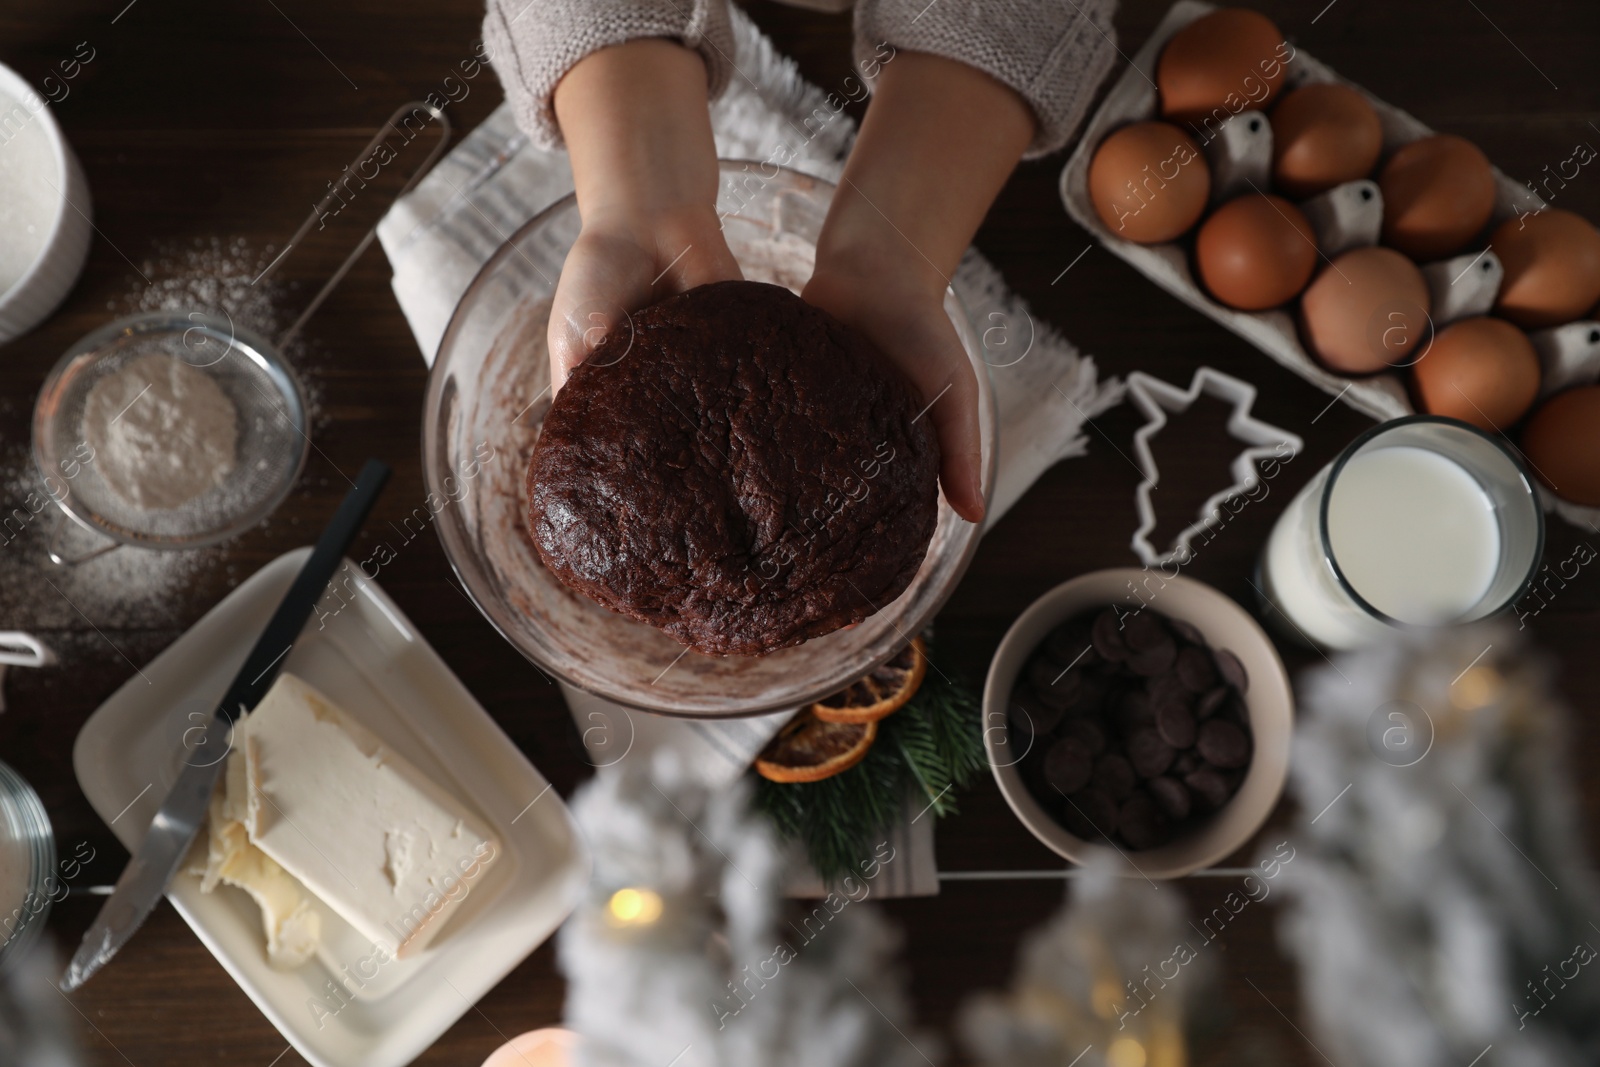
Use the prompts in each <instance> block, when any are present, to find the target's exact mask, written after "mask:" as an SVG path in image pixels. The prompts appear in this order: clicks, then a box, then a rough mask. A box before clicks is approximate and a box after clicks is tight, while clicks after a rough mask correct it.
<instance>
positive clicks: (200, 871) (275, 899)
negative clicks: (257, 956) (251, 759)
mask: <svg viewBox="0 0 1600 1067" xmlns="http://www.w3.org/2000/svg"><path fill="white" fill-rule="evenodd" d="M224 771H225V774H226V777H225V778H224V779H223V781H222V783H221V784H220V785H219V787H218V789H217V791H216V793H214V794H213V795H212V797H211V808H210V812H209V818H208V827H207V833H206V836H205V838H204V842H205V858H204V861H203V862H200V863H197V864H195V865H194V866H193V867H192V869H193V871H194V873H195V874H197V875H199V876H200V890H201V892H203V893H210V892H211V891H213V890H214V889H216V887H217V883H218V882H223V883H226V884H228V885H232V886H238V887H239V888H240V889H243V890H244V891H245V892H247V893H249V894H250V896H251V897H252V898H253V899H254V900H255V902H256V904H257V906H259V907H260V908H261V926H262V930H263V932H264V933H265V934H266V935H267V959H268V960H269V961H270V962H271V963H272V965H273V966H274V967H281V968H284V969H288V968H292V967H298V966H300V965H301V964H302V963H304V962H306V960H308V959H310V958H311V957H312V955H313V954H314V953H315V952H316V951H317V944H318V942H319V941H320V940H321V937H322V917H321V916H320V915H318V914H317V912H316V910H315V909H314V908H313V907H312V906H311V899H310V896H309V895H308V894H307V893H306V890H305V887H304V886H302V885H301V884H300V883H299V882H297V881H295V879H294V878H292V877H290V875H289V872H288V871H285V870H284V869H283V868H282V867H280V866H278V865H277V863H276V862H274V861H273V860H272V858H271V857H270V856H268V855H267V854H266V853H265V852H262V851H261V850H260V849H259V848H257V847H256V846H255V845H252V844H251V843H250V836H249V834H248V833H247V832H246V831H245V827H244V816H245V799H246V793H247V789H246V786H245V780H244V771H245V765H244V760H242V759H240V760H234V761H231V762H230V763H229V764H228V765H227V767H226V768H224ZM196 851H199V849H198V848H197V849H196Z"/></svg>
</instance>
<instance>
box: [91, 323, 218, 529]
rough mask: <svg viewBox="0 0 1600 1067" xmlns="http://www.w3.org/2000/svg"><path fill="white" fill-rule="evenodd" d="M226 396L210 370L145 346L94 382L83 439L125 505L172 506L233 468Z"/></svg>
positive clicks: (104, 475) (185, 501) (190, 497)
mask: <svg viewBox="0 0 1600 1067" xmlns="http://www.w3.org/2000/svg"><path fill="white" fill-rule="evenodd" d="M238 432H239V431H238V413H237V411H236V410H235V408H234V406H233V401H231V400H229V399H228V395H227V394H226V393H225V392H223V390H222V387H221V386H219V385H218V384H217V383H216V382H215V381H214V380H212V378H211V376H210V375H208V374H207V373H206V372H205V371H202V370H199V369H197V368H195V367H193V366H191V365H190V364H188V363H185V362H184V361H183V360H181V359H178V358H176V357H174V356H169V355H164V354H161V353H151V354H149V355H145V356H141V357H139V358H138V359H135V360H133V361H132V362H130V363H129V364H128V365H127V366H126V367H123V368H121V369H120V370H118V371H116V372H115V373H113V374H108V375H107V376H106V377H104V378H102V379H100V380H99V381H97V382H95V383H94V385H93V386H92V387H90V389H89V396H88V398H87V399H86V400H85V401H84V408H83V439H84V440H85V441H87V442H88V444H89V447H90V448H92V449H94V455H95V465H96V467H97V469H98V470H99V471H100V476H101V477H102V478H103V479H104V481H105V483H106V486H107V488H109V489H110V490H111V491H112V492H113V493H115V494H116V495H117V496H118V497H120V498H121V499H122V500H123V502H124V503H126V504H129V505H131V506H133V507H137V508H143V509H147V510H153V509H158V508H175V507H178V506H179V505H181V504H185V503H187V502H188V501H190V500H193V499H194V498H195V497H197V496H199V495H201V494H202V493H204V492H206V490H208V489H211V488H213V487H215V486H218V485H221V484H222V481H223V479H225V478H226V477H227V476H228V474H229V472H231V471H232V470H233V467H234V462H235V457H236V445H237V439H238Z"/></svg>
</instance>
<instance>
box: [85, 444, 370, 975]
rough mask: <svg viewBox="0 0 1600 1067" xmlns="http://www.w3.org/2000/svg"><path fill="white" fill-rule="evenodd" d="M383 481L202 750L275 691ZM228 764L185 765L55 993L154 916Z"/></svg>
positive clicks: (294, 602)
mask: <svg viewBox="0 0 1600 1067" xmlns="http://www.w3.org/2000/svg"><path fill="white" fill-rule="evenodd" d="M388 480H389V468H388V467H387V466H385V465H384V464H382V463H380V462H378V461H377V460H375V459H371V460H368V461H367V464H366V466H365V467H363V468H362V469H361V474H360V475H359V476H358V477H357V478H356V482H355V485H354V486H353V487H352V488H351V490H350V491H349V492H348V493H346V494H345V498H344V500H343V502H341V503H340V505H339V510H338V511H337V512H335V513H334V516H333V519H332V521H331V522H329V523H328V526H327V528H326V529H324V530H323V531H322V536H321V537H319V538H318V539H317V543H316V546H315V547H314V548H313V549H312V550H311V555H310V557H309V558H307V560H306V562H305V566H303V567H301V568H300V573H299V574H298V575H296V576H295V580H294V584H293V585H291V586H290V587H289V591H288V592H287V593H285V594H284V596H283V600H282V601H280V602H279V604H278V610H277V611H275V612H274V613H273V615H272V618H271V619H270V620H269V621H268V622H267V627H266V629H265V630H263V631H262V632H261V637H260V639H258V640H257V641H256V644H255V647H254V648H253V649H251V650H250V655H249V656H247V657H246V658H245V661H244V666H243V667H241V668H239V673H238V675H236V676H235V677H234V679H233V684H232V685H230V686H229V687H228V692H227V694H226V695H225V696H224V697H223V698H222V700H221V702H220V703H218V705H217V709H216V712H215V713H214V714H213V716H212V718H211V720H210V721H209V722H208V723H207V727H206V729H207V738H206V745H205V749H206V750H208V751H218V750H219V749H221V750H225V748H226V737H227V731H228V728H229V727H231V726H232V724H233V721H234V720H235V719H236V718H238V717H239V716H240V715H243V714H244V713H245V712H248V711H250V710H251V709H253V708H254V707H255V706H256V704H258V703H260V701H261V698H262V697H263V696H265V695H266V693H267V690H268V689H271V688H272V683H273V681H274V680H276V678H277V676H278V672H279V671H280V670H281V669H282V668H283V661H284V660H285V659H286V658H288V655H289V650H290V649H291V648H293V647H294V642H295V639H296V638H298V637H299V636H300V631H301V630H302V629H303V628H304V627H305V624H306V620H307V619H309V618H310V617H311V610H312V608H314V607H315V606H316V603H317V600H318V599H319V598H320V597H321V596H322V591H323V590H324V589H326V588H327V586H328V582H329V581H330V580H331V579H332V578H333V575H334V572H335V571H337V570H338V569H339V564H340V563H341V562H342V561H343V560H344V556H345V553H346V552H348V551H349V549H350V545H351V543H352V542H354V541H355V538H356V534H357V533H358V532H360V530H361V525H362V523H364V522H365V521H366V518H367V514H368V512H370V511H371V510H372V505H373V503H374V502H376V500H377V499H378V494H379V493H380V492H381V491H382V490H383V486H384V483H385V482H387V481H388ZM216 740H220V741H221V742H222V743H221V744H219V745H218V746H217V747H216V748H213V747H212V742H213V741H216ZM226 763H227V761H226V760H225V759H220V758H219V759H214V760H210V761H209V762H198V761H185V763H184V767H183V770H182V771H181V772H179V774H178V780H177V782H175V783H174V784H173V786H172V788H171V789H170V790H169V791H168V792H167V796H166V799H164V800H163V801H162V802H161V808H160V810H158V811H157V812H156V817H155V818H154V819H153V820H151V822H150V829H149V831H148V832H147V833H146V834H145V836H144V840H143V841H142V842H140V843H139V847H138V848H137V849H136V850H135V851H134V853H133V857H132V858H131V859H130V860H129V861H128V866H127V867H126V868H125V869H124V870H123V872H122V877H120V878H118V879H117V885H116V888H115V889H114V890H112V893H111V897H110V899H108V900H107V901H106V902H105V905H104V906H103V907H102V908H101V909H100V914H99V915H98V916H97V917H96V918H95V921H94V925H92V926H90V927H89V929H88V931H87V932H86V933H85V934H84V935H83V944H82V945H80V946H79V947H78V951H77V954H76V955H74V956H73V957H72V962H71V963H70V964H68V965H67V970H66V973H65V974H63V975H62V976H61V982H60V986H61V989H62V990H63V991H64V992H68V993H70V992H72V991H73V990H74V989H77V988H78V987H79V986H81V985H82V984H83V983H84V982H86V981H88V980H89V977H90V976H91V975H93V974H94V973H95V972H96V971H98V970H99V969H100V968H101V967H104V966H105V965H106V962H107V961H108V960H110V959H111V957H112V956H114V955H116V953H117V950H118V949H120V948H121V947H122V946H123V945H125V944H127V942H128V939H129V938H130V937H132V936H133V935H134V932H135V931H136V930H138V929H139V926H140V925H141V924H142V923H143V922H144V920H145V917H146V916H148V915H149V914H150V912H151V911H152V910H154V908H155V906H156V902H157V901H159V900H160V899H161V897H162V894H164V893H165V892H166V891H167V886H168V885H169V884H170V883H171V882H172V879H173V876H174V875H176V874H177V872H178V867H179V866H180V865H182V863H183V859H184V857H185V856H187V855H188V853H189V847H190V845H192V844H193V843H194V838H195V835H196V834H197V833H199V831H200V825H201V823H202V822H203V821H204V820H205V816H206V809H207V807H208V806H209V804H210V802H211V792H212V789H213V788H214V787H215V785H216V782H217V778H218V777H219V776H220V775H221V774H222V769H223V767H224V766H225V765H226Z"/></svg>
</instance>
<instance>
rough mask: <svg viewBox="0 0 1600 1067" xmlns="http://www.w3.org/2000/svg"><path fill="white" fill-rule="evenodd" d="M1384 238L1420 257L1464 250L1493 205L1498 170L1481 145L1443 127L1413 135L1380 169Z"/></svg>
mask: <svg viewBox="0 0 1600 1067" xmlns="http://www.w3.org/2000/svg"><path fill="white" fill-rule="evenodd" d="M1378 188H1380V189H1382V190H1383V243H1384V244H1387V245H1393V246H1394V247H1395V248H1398V249H1399V250H1400V251H1402V252H1404V253H1405V254H1406V255H1408V256H1410V257H1411V258H1412V259H1414V260H1416V261H1417V262H1418V263H1428V262H1431V261H1433V260H1436V259H1444V258H1445V257H1446V256H1449V255H1451V254H1453V253H1455V252H1459V251H1461V249H1462V248H1463V247H1464V246H1465V245H1466V243H1467V242H1468V241H1470V240H1472V238H1473V237H1475V236H1476V235H1477V234H1478V233H1479V231H1481V230H1482V229H1483V228H1484V226H1485V225H1487V224H1488V222H1489V214H1490V212H1492V211H1493V210H1494V170H1493V169H1492V168H1491V167H1490V166H1489V160H1488V158H1487V157H1485V156H1484V154H1483V153H1482V152H1481V151H1479V149H1478V146H1477V145H1475V144H1473V143H1472V142H1471V141H1468V140H1466V139H1465V138H1463V137H1456V136H1454V135H1453V134H1448V133H1440V134H1435V135H1434V136H1432V137H1424V138H1422V140H1420V141H1412V142H1411V143H1410V144H1408V145H1405V146H1403V147H1402V148H1401V149H1400V150H1399V151H1398V152H1396V153H1395V154H1394V155H1392V156H1390V157H1389V162H1387V163H1385V164H1384V165H1383V173H1381V174H1379V175H1378Z"/></svg>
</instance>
